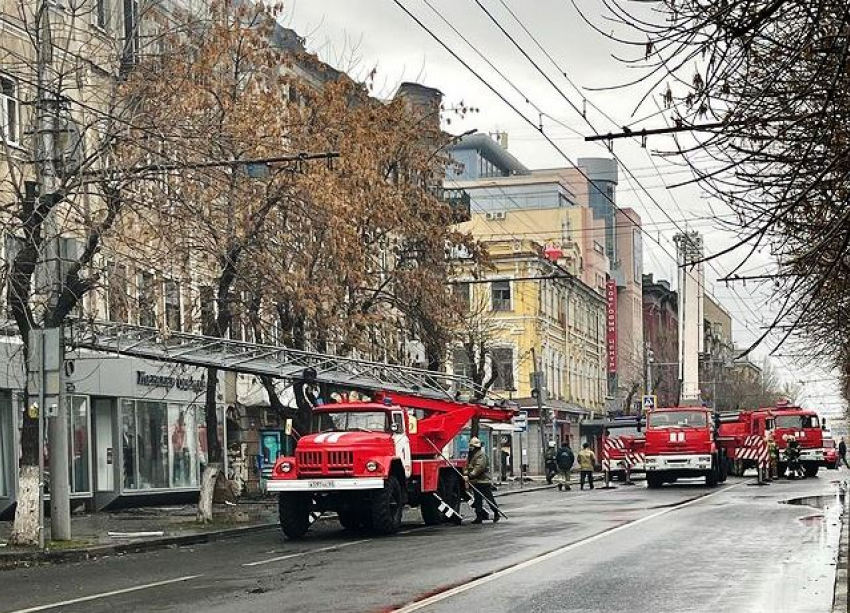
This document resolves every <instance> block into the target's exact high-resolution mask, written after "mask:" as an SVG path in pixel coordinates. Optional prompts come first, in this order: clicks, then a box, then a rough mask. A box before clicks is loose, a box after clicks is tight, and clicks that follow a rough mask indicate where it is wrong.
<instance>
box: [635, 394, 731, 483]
mask: <svg viewBox="0 0 850 613" xmlns="http://www.w3.org/2000/svg"><path fill="white" fill-rule="evenodd" d="M645 440H646V442H645V448H644V449H645V452H646V462H645V468H646V483H647V487H649V488H658V487H661V485H662V484H664V483H673V482H675V481H676V480H677V479H679V478H687V477H704V478H705V483H706V485H708V486H711V487H713V486H715V485H717V484H718V483H719V482H723V481H725V480H726V467H727V460H726V452H725V449H723V448H722V447H721V446H720V445H719V444H718V442H717V435H716V433H715V428H714V414H713V412H712V411H711V410H710V409H707V408H704V407H676V408H660V409H653V410H650V411H648V412H647V415H646V433H645Z"/></svg>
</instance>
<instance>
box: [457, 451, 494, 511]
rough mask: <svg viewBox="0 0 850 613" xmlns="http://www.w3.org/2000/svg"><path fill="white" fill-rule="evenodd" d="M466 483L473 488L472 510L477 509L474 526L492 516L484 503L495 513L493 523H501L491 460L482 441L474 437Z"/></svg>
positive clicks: (467, 467)
mask: <svg viewBox="0 0 850 613" xmlns="http://www.w3.org/2000/svg"><path fill="white" fill-rule="evenodd" d="M464 478H465V479H466V482H467V483H469V484H470V485H472V486H473V489H472V508H473V509H475V519H474V520H473V522H472V523H473V524H480V523H481V522H483V521H484V520H485V519H489V518H490V516H489V515H488V514H487V511H485V510H484V501H485V500H486V501H487V504H488V505H489V507H490V510H491V511H493V522H494V523H495V522H497V521H499V507H498V506H497V505H496V501H495V500H493V487H492V482H491V481H490V459H489V458H488V457H487V453H486V452H485V451H484V449H483V448H482V447H481V439H479V438H478V437H477V436H473V437H472V438H471V439H469V455H468V460H467V464H466V475H465V477H464Z"/></svg>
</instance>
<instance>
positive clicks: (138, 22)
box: [0, 0, 439, 515]
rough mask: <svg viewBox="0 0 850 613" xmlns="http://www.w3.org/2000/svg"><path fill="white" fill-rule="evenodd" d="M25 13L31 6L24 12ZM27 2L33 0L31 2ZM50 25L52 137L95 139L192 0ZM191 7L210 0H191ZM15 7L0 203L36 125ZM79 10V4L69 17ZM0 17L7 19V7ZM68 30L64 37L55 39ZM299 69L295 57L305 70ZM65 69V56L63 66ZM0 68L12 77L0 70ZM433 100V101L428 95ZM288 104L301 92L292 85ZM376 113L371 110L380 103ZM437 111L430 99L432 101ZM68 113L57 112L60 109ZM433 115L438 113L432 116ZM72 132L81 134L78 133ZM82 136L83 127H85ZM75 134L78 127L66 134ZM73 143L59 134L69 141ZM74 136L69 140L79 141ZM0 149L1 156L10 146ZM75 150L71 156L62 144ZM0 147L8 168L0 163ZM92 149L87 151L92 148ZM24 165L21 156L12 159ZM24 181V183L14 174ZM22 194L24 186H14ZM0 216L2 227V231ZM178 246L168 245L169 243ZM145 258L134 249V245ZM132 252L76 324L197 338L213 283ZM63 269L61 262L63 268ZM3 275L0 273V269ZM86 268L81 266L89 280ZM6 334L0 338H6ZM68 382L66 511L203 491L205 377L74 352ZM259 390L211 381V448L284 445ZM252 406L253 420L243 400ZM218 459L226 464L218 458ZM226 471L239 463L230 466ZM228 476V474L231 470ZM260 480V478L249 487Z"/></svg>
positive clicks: (12, 403) (90, 8) (283, 37)
mask: <svg viewBox="0 0 850 613" xmlns="http://www.w3.org/2000/svg"><path fill="white" fill-rule="evenodd" d="M23 4H24V5H25V6H28V5H29V3H23ZM31 4H32V6H36V4H37V2H35V1H33V2H32V3H31ZM47 4H48V6H49V7H50V10H49V14H50V15H51V23H52V24H57V30H55V31H54V37H53V38H54V40H55V41H63V42H64V41H71V42H69V43H68V44H69V45H73V47H72V48H69V49H53V51H54V53H55V55H56V56H57V58H58V57H59V56H62V57H63V58H65V55H66V54H67V56H68V57H72V58H74V61H72V62H64V63H63V64H62V65H63V66H68V72H67V74H64V75H63V78H64V80H63V88H64V89H63V90H62V92H63V96H64V99H63V104H62V106H61V108H62V109H63V113H66V114H65V115H63V116H62V117H63V121H64V123H61V124H60V127H61V128H63V130H62V133H61V134H60V136H63V135H64V136H68V135H70V137H73V136H74V135H75V134H80V136H81V137H82V141H84V142H85V143H86V144H87V146H94V145H96V144H97V140H96V136H97V134H98V127H99V126H100V125H101V124H102V123H103V121H105V119H110V118H113V115H112V114H113V113H115V114H116V115H117V112H116V111H115V110H114V109H111V107H109V106H108V102H109V101H110V99H112V98H113V97H114V96H113V94H114V90H115V87H116V85H117V83H118V82H119V78H120V77H121V75H122V73H123V74H126V73H127V72H128V71H130V70H132V67H133V65H134V63H135V62H136V61H137V60H139V59H140V58H141V57H143V56H145V55H146V54H154V53H158V52H160V51H162V47H161V45H162V44H164V39H163V37H162V34H164V32H163V30H162V28H163V27H164V24H168V23H169V21H168V19H161V18H160V17H161V16H162V14H163V12H167V11H171V10H175V11H176V10H189V9H191V8H192V7H191V6H190V5H191V4H192V3H191V2H189V1H188V0H174V1H168V2H154V3H151V4H146V5H145V6H144V7H143V12H142V13H141V14H140V12H139V3H138V2H136V0H96V1H95V0H93V1H92V2H85V3H76V4H74V3H72V4H71V5H68V4H67V3H61V2H48V3H47ZM195 4H197V5H198V6H197V8H198V10H200V11H203V10H205V8H206V7H207V6H208V3H205V2H200V1H198V2H195ZM17 7H18V4H17V3H9V2H7V3H5V4H4V3H0V31H2V32H3V36H2V37H0V139H2V140H3V141H4V142H3V146H2V148H0V201H8V199H9V198H14V197H15V190H14V189H13V185H12V179H14V177H12V176H11V173H9V171H8V167H9V166H10V165H12V164H16V163H19V166H20V167H22V168H27V167H30V168H31V167H32V165H31V164H29V165H28V164H27V163H26V161H25V159H26V157H27V156H31V155H32V153H31V151H32V145H31V143H30V142H28V141H27V140H26V139H27V138H28V137H27V136H26V135H27V133H28V131H31V129H30V128H31V126H32V125H33V121H34V118H33V117H32V116H31V115H30V114H29V113H30V111H29V110H28V109H32V108H33V107H34V105H33V100H34V95H35V92H34V87H33V84H34V83H35V71H36V68H37V66H36V64H35V58H36V53H35V50H34V49H33V48H32V45H31V42H30V39H29V37H28V36H29V34H32V32H28V30H27V28H28V27H29V26H28V25H27V24H26V23H24V22H23V21H21V20H20V15H19V14H18V12H17ZM73 7H77V8H73ZM7 10H8V12H6V11H7ZM75 11H76V12H75ZM60 27H61V28H66V29H68V30H69V31H71V32H72V33H73V36H72V37H67V36H64V34H65V33H66V32H65V31H64V30H62V31H60V29H59V28H60ZM271 44H272V45H276V46H277V47H279V48H280V49H281V50H282V51H284V52H286V53H289V54H290V55H291V58H292V61H291V62H288V63H287V64H286V66H282V68H281V69H282V70H284V69H285V70H291V71H293V72H294V74H296V75H297V76H298V77H299V78H300V79H301V80H302V81H303V82H305V83H306V84H307V85H305V86H314V87H319V86H321V84H322V83H324V82H325V81H326V80H329V79H334V78H337V77H339V76H340V74H341V73H339V72H338V71H336V70H334V69H333V68H331V67H329V66H325V67H322V66H321V65H320V63H319V62H318V61H317V60H316V59H315V58H311V57H309V56H308V55H307V53H306V50H305V47H304V41H303V39H301V38H300V37H298V36H297V34H296V33H294V32H293V31H291V30H287V29H285V28H282V27H277V28H276V29H275V30H274V31H273V32H272V39H271ZM302 60H304V61H303V62H302ZM63 61H64V60H63ZM7 66H8V68H6V67H7ZM426 90H427V88H422V89H417V88H416V87H415V86H414V85H408V86H407V87H403V88H402V89H401V91H400V92H399V95H406V96H411V97H413V98H415V100H413V101H412V104H414V105H415V104H418V103H419V102H420V101H421V98H422V96H423V95H425V94H427V95H431V94H433V93H434V92H435V90H427V91H426ZM437 93H438V92H437ZM289 95H290V96H293V95H297V92H294V91H292V90H290V92H289ZM376 104H381V102H380V101H376ZM436 106H437V107H439V104H438V103H437V105H436ZM66 111H67V112H66ZM434 119H435V120H436V119H437V117H436V116H435V117H434ZM74 126H78V128H75V127H74ZM83 128H85V129H83ZM74 130H76V132H75V131H74ZM70 137H69V138H70ZM79 140H80V139H78V141H79ZM6 145H8V146H9V148H8V149H7V148H6ZM72 149H73V148H72ZM6 151H10V155H11V156H12V159H8V158H7V157H6V156H5V152H6ZM88 153H89V154H91V153H93V152H92V151H90V150H89V151H88ZM22 160H23V161H22ZM24 178H26V179H28V177H24ZM14 187H19V188H21V189H23V184H20V185H16V186H14ZM83 200H84V202H83V203H82V204H80V203H75V204H80V206H79V207H78V210H79V211H86V212H91V211H92V210H97V206H98V201H97V197H96V195H95V192H94V190H89V191H87V192H86V194H85V197H84V198H83ZM3 221H4V220H3V219H2V218H0V224H2V222H3ZM0 228H2V231H3V239H4V240H3V241H2V244H0V247H2V249H3V253H2V257H0V260H2V261H5V262H8V261H9V260H10V258H13V257H14V254H15V249H16V246H15V245H16V241H15V240H14V237H13V234H14V233H13V232H9V231H8V230H9V226H8V225H5V224H2V225H0ZM171 238H174V239H177V238H178V237H171ZM81 246H82V241H81V240H80V234H79V233H76V234H75V232H74V228H73V227H71V226H69V227H68V228H66V231H63V233H62V237H61V253H60V255H61V259H62V260H64V261H74V259H75V258H77V257H78V256H79V254H80V253H81ZM139 248H140V249H141V248H142V246H141V245H140V246H139ZM135 256H138V253H135V254H134V253H129V254H128V253H125V252H123V251H118V250H110V249H108V248H107V247H106V246H105V247H104V249H103V251H102V254H99V256H98V258H96V261H95V265H94V266H93V268H94V269H95V270H94V271H93V272H96V273H97V274H99V275H100V279H101V283H100V284H99V286H98V288H97V289H96V290H94V291H91V292H89V293H88V294H87V295H86V296H85V298H84V300H83V303H82V305H81V306H80V309H79V312H80V313H83V314H85V316H86V317H92V318H95V319H109V320H112V321H121V322H128V323H132V324H140V325H145V326H158V327H161V328H163V329H168V330H172V331H185V332H194V333H200V332H201V331H202V330H201V327H202V326H201V323H202V322H201V320H202V318H203V316H204V307H202V305H209V304H210V303H211V302H212V301H211V299H210V296H211V295H212V294H211V293H212V291H213V290H212V287H211V285H212V283H211V282H210V275H209V274H206V273H205V270H204V269H203V267H202V266H200V265H198V263H197V261H196V260H194V259H193V260H191V261H189V262H188V263H183V264H184V265H178V264H175V265H173V266H172V265H171V264H170V263H169V264H168V265H165V264H163V265H161V266H157V267H156V268H153V267H152V266H153V264H151V263H149V262H145V261H144V260H142V258H140V257H135ZM63 265H64V264H63ZM2 272H3V273H5V268H4V269H2ZM87 272H88V271H87ZM2 281H3V284H4V287H3V291H2V292H0V311H2V314H1V315H0V317H3V318H5V317H8V309H7V304H6V300H5V299H6V287H5V282H6V277H5V276H3V277H2ZM2 323H3V324H4V326H2V329H3V331H4V332H3V335H2V336H0V515H4V514H8V513H9V512H11V509H12V508H13V505H14V502H15V495H16V494H15V488H16V482H17V479H16V472H17V459H18V457H19V455H20V446H19V439H18V435H19V430H20V424H21V419H22V418H21V416H22V414H23V407H24V406H25V402H24V399H23V397H22V391H23V389H24V387H25V386H24V380H25V376H24V371H25V369H24V364H23V359H22V351H21V344H20V342H19V341H18V340H17V339H16V334H17V332H16V331H15V330H14V326H8V325H5V324H6V323H7V322H6V321H4V322H2ZM7 332H8V334H7ZM249 332H250V330H249V326H248V325H247V323H246V322H243V321H239V320H238V319H237V321H236V322H235V323H234V325H233V326H232V328H231V332H230V335H231V337H232V338H234V339H236V340H243V339H245V340H248V338H247V337H248V336H249ZM66 357H67V361H68V364H69V366H68V367H67V368H66V373H65V379H64V382H63V383H64V385H65V388H64V389H65V391H66V397H67V398H68V403H69V407H70V409H71V411H70V413H71V417H70V421H69V424H68V427H69V440H70V442H71V443H70V448H69V455H70V459H71V470H72V475H71V489H72V498H73V499H74V500H75V505H76V504H85V505H86V506H89V507H95V508H102V507H104V506H106V505H109V504H110V503H112V502H114V501H115V500H116V499H118V498H122V499H137V500H138V499H142V498H143V497H146V496H150V495H157V496H159V495H162V494H168V495H169V496H175V495H176V496H184V497H187V498H189V497H191V496H193V495H196V492H197V491H198V487H199V478H200V472H201V469H202V467H203V465H204V464H205V463H206V459H207V451H206V439H207V436H206V430H205V425H204V424H205V413H204V406H203V405H204V393H205V389H206V377H207V376H208V375H207V371H206V370H205V369H201V368H191V367H177V366H174V365H163V364H159V363H154V362H148V361H145V360H138V359H133V358H127V357H120V358H119V357H115V356H108V357H103V356H97V355H92V354H85V353H80V352H75V353H72V354H69V355H67V356H66ZM261 396H262V394H261V393H258V386H256V385H254V384H253V382H252V381H250V380H249V379H248V378H246V377H239V378H237V376H236V375H234V374H226V375H225V374H220V375H219V385H218V386H217V398H216V400H217V405H218V407H217V408H218V411H219V419H218V423H219V424H220V428H219V439H220V440H221V442H222V444H223V447H224V448H225V449H227V450H228V451H230V452H233V453H235V454H236V455H238V456H239V457H241V461H242V466H243V468H244V465H245V464H246V463H247V464H248V465H253V464H254V461H253V460H254V459H255V458H256V457H258V456H263V457H265V458H266V460H267V461H274V459H275V456H276V453H277V451H278V450H279V448H280V445H281V444H282V439H283V438H284V437H283V433H282V428H281V424H280V416H279V415H278V414H277V413H275V412H274V411H266V410H262V409H263V407H262V405H263V404H265V405H266V406H267V405H268V398H267V397H266V398H265V399H263V398H261ZM249 404H250V405H260V406H259V410H257V411H254V412H249V411H248V410H246V409H250V408H254V407H246V406H245V405H249ZM225 461H226V462H227V457H225ZM232 465H235V463H233V464H232ZM228 470H229V469H228ZM255 481H256V479H255Z"/></svg>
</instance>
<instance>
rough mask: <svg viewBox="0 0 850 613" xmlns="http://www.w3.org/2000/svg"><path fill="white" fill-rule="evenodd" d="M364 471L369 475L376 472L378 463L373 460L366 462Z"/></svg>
mask: <svg viewBox="0 0 850 613" xmlns="http://www.w3.org/2000/svg"><path fill="white" fill-rule="evenodd" d="M366 470H368V471H369V472H370V473H373V472H375V471H376V470H378V463H377V462H375V460H369V461H368V462H366Z"/></svg>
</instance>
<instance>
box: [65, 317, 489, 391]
mask: <svg viewBox="0 0 850 613" xmlns="http://www.w3.org/2000/svg"><path fill="white" fill-rule="evenodd" d="M66 342H67V344H68V346H69V347H70V348H71V349H73V350H91V351H98V352H106V353H113V354H119V355H128V356H132V357H137V358H144V359H149V360H156V361H160V362H172V363H178V364H186V365H189V366H198V367H206V368H217V369H219V370H225V371H237V372H240V373H245V374H251V375H257V376H267V377H272V378H277V379H288V380H304V379H305V371H307V370H308V369H310V370H311V371H312V372H311V373H310V374H311V376H310V377H309V379H308V380H309V381H316V382H318V383H326V384H331V385H339V386H342V387H348V388H353V389H364V390H374V391H388V392H396V393H402V394H411V395H415V396H421V397H427V398H433V399H441V400H445V399H454V398H455V397H457V396H458V395H461V394H465V395H469V396H472V397H483V396H484V393H483V390H482V389H481V388H480V386H478V385H476V384H475V383H473V382H472V380H470V379H469V378H467V377H462V376H458V375H452V374H447V373H441V372H436V371H431V370H425V369H420V368H413V367H409V366H400V365H396V364H386V363H382V362H372V361H369V360H360V359H356V358H351V357H340V356H335V355H327V354H322V353H316V352H311V351H301V350H296V349H290V348H288V347H282V346H275V345H258V344H254V343H246V342H242V341H233V340H229V339H221V338H215V337H209V336H202V335H199V334H188V333H184V332H166V331H163V330H159V329H157V328H149V327H145V326H137V325H133V324H125V323H117V322H105V321H92V320H82V319H78V320H73V321H72V322H71V324H70V325H68V326H67V327H66ZM313 372H314V373H315V377H313V376H312V373H313Z"/></svg>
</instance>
